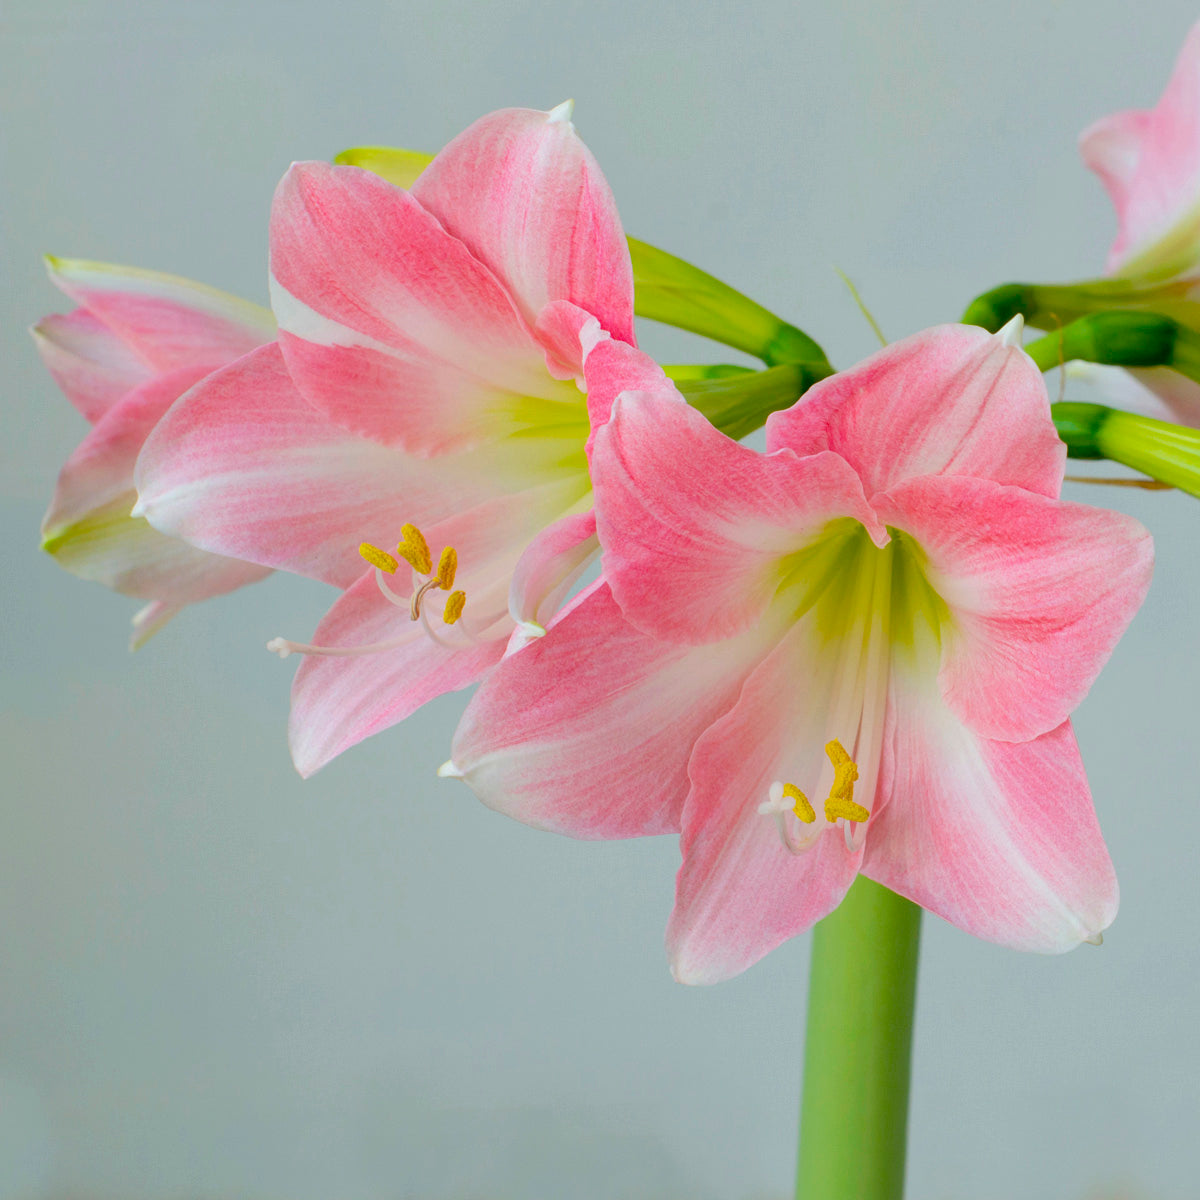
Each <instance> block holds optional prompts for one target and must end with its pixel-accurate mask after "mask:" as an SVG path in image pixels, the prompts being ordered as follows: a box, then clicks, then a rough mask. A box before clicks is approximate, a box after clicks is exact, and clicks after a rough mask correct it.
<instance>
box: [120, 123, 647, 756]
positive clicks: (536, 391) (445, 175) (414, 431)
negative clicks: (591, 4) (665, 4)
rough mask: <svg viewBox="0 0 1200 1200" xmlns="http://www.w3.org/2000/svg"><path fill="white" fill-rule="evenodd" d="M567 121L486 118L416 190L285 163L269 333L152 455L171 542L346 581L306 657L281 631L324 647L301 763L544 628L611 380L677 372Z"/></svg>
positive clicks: (296, 742)
mask: <svg viewBox="0 0 1200 1200" xmlns="http://www.w3.org/2000/svg"><path fill="white" fill-rule="evenodd" d="M570 116H571V109H570V105H569V104H566V105H561V106H560V107H558V108H556V109H554V110H553V111H551V112H549V113H545V112H534V111H531V110H526V109H507V110H504V111H501V112H496V113H492V114H491V115H490V116H487V117H484V118H483V119H481V120H480V121H478V122H476V123H475V124H474V125H472V126H471V128H469V129H468V130H467V131H466V132H465V133H463V134H461V135H460V136H459V137H458V138H456V139H455V140H454V141H453V142H451V143H450V144H449V145H448V146H447V147H446V148H445V149H444V150H443V151H442V152H441V153H440V154H439V155H437V156H436V158H435V159H434V160H433V162H432V163H431V164H430V165H429V166H428V167H427V168H426V169H425V170H424V171H423V172H422V173H421V175H420V177H419V178H418V179H417V180H416V182H415V183H414V184H413V186H412V188H411V189H410V190H404V189H401V188H399V187H396V186H394V185H393V184H391V183H388V182H387V181H385V180H384V179H382V178H380V177H379V176H378V175H375V174H373V173H371V172H369V171H365V170H362V169H360V168H358V167H353V166H331V165H329V164H327V163H320V162H308V163H299V164H296V165H295V166H293V167H292V168H291V170H290V171H289V172H288V174H287V175H286V176H285V177H284V179H283V181H282V183H281V184H280V185H279V189H278V191H277V193H276V197H275V204H274V209H273V212H272V216H271V294H272V302H273V306H274V310H275V316H276V318H277V319H278V322H279V337H278V341H277V342H276V343H274V344H272V345H271V346H267V347H263V348H262V349H260V350H258V351H256V352H255V353H253V354H251V355H249V356H247V357H246V358H244V359H242V360H241V361H240V362H238V363H236V364H234V365H233V366H231V367H229V368H227V369H226V370H225V371H222V372H219V373H218V374H217V375H215V376H213V377H212V378H210V379H209V380H207V381H206V382H205V383H204V384H203V385H202V386H201V387H198V388H196V389H194V390H193V391H192V392H191V393H190V394H189V395H188V397H187V398H186V399H185V400H184V401H183V402H182V403H181V404H179V405H178V406H176V408H174V409H173V410H172V412H171V414H170V415H169V417H168V418H167V420H166V421H165V422H164V423H163V424H162V426H161V427H160V428H159V430H158V431H157V432H156V434H155V436H154V437H153V438H152V439H151V440H150V442H149V443H148V444H147V446H146V448H145V450H144V451H143V454H142V458H141V463H140V466H139V475H138V479H139V482H138V487H139V492H140V498H141V499H140V508H139V511H140V512H142V513H144V514H145V515H146V516H147V517H148V518H149V519H150V520H151V521H152V522H153V523H154V524H155V525H156V526H157V527H158V528H160V529H163V530H166V531H168V532H171V533H174V534H178V535H181V536H183V537H186V538H187V539H188V540H189V541H191V542H193V543H194V544H196V545H198V546H203V547H205V548H208V549H211V550H215V551H218V552H221V553H225V554H233V555H236V556H238V557H239V558H246V559H250V560H253V561H256V562H259V563H262V564H264V565H267V566H272V567H283V568H286V569H288V570H291V571H296V572H299V573H301V574H305V575H311V576H315V577H316V578H319V579H324V580H327V581H328V582H330V583H333V584H335V585H337V586H338V587H341V588H344V589H346V590H345V593H344V595H343V596H342V597H341V598H340V599H338V600H337V601H336V602H335V603H334V605H333V607H332V608H331V609H330V611H329V614H328V615H327V616H326V618H325V619H324V621H322V623H321V625H320V626H319V628H318V629H317V631H316V634H315V636H314V637H313V639H312V641H311V642H310V643H298V642H291V641H287V640H284V639H282V638H281V639H277V640H276V641H275V642H274V643H273V648H274V649H276V650H278V651H279V652H280V653H282V654H288V653H292V652H298V653H303V654H305V655H307V656H308V657H307V658H306V659H305V661H304V663H303V664H302V665H301V667H300V670H299V671H298V673H297V675H296V681H295V686H294V689H293V693H292V720H291V745H292V752H293V757H294V760H295V762H296V765H297V767H298V768H299V770H300V771H301V772H302V773H303V774H306V775H307V774H309V773H311V772H312V771H315V770H316V769H317V768H318V767H320V766H322V765H323V764H324V763H326V762H327V761H328V760H329V759H331V758H332V757H334V756H335V755H336V754H339V753H340V752H341V751H343V750H345V749H346V748H347V747H349V746H351V745H353V744H354V743H356V742H357V741H359V740H360V739H362V738H364V737H366V736H367V735H369V734H372V733H375V732H377V731H379V730H381V729H384V728H386V727H387V726H390V725H392V724H394V723H395V722H397V721H399V720H401V719H402V718H403V717H405V716H407V715H408V714H409V713H411V712H412V711H413V710H414V709H415V708H417V707H418V706H419V705H421V704H424V703H425V702H426V701H428V700H430V699H431V698H433V697H434V696H437V695H440V694H442V693H444V692H447V691H450V690H452V689H456V688H462V687H466V686H468V685H469V684H471V683H473V682H475V681H476V680H477V679H479V678H480V676H481V675H482V674H483V673H484V672H486V671H487V670H488V669H489V668H490V667H491V666H492V665H493V664H494V663H496V662H497V661H498V660H499V659H500V657H501V656H502V655H503V654H504V651H505V648H506V646H507V645H508V642H509V639H510V637H511V636H512V635H513V633H514V632H515V631H516V632H518V636H519V637H537V636H539V635H541V634H542V633H543V632H544V627H545V624H546V622H547V621H548V620H549V618H550V616H551V615H552V614H553V612H554V611H555V609H556V607H557V605H558V604H559V603H560V602H561V600H562V598H563V596H564V595H565V593H566V592H567V591H568V590H569V588H570V586H571V583H572V580H573V579H574V578H575V576H576V575H577V573H578V572H579V571H580V570H582V569H583V567H584V566H585V565H586V563H587V561H588V559H589V558H590V557H591V556H592V554H593V553H594V551H595V549H596V547H597V542H596V537H595V522H594V519H593V517H592V515H591V482H590V479H589V476H588V468H587V454H586V447H587V444H588V441H589V438H590V436H591V432H592V429H593V427H594V426H596V425H599V424H601V423H603V421H604V420H605V419H606V418H607V415H608V406H609V403H610V402H611V399H612V397H613V396H614V395H615V392H614V391H613V390H612V387H611V386H610V385H609V383H608V377H609V376H611V375H612V374H613V372H614V371H619V373H620V379H621V381H622V386H626V384H627V381H628V380H629V379H630V378H636V379H645V380H646V381H647V383H648V384H656V383H660V382H661V380H662V378H663V376H662V372H661V371H660V370H659V369H658V368H657V367H656V366H655V365H654V364H653V363H650V362H649V361H648V360H645V359H644V357H643V356H640V355H637V352H636V351H635V350H634V349H633V338H634V334H633V280H632V273H631V269H630V260H629V251H628V248H627V246H626V242H625V236H624V234H623V232H622V230H621V224H620V221H619V219H618V217H617V211H616V207H615V204H614V202H613V198H612V194H611V192H610V191H609V188H608V185H607V183H606V182H605V180H604V177H603V175H602V174H601V173H600V169H599V167H598V166H597V164H596V162H595V160H594V159H593V157H592V155H591V154H590V153H589V152H588V150H587V148H586V147H585V146H584V144H583V142H582V141H580V139H579V137H578V135H577V134H576V132H575V129H574V126H573V125H572V124H571V120H570ZM631 356H632V357H633V361H632V362H628V361H626V360H627V358H629V357H631ZM631 372H632V375H631ZM364 559H365V560H366V561H365V562H364ZM447 606H448V607H447Z"/></svg>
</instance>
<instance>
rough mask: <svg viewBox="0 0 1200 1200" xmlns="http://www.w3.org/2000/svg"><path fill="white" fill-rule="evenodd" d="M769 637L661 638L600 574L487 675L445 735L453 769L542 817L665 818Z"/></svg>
mask: <svg viewBox="0 0 1200 1200" xmlns="http://www.w3.org/2000/svg"><path fill="white" fill-rule="evenodd" d="M768 637H769V635H768V634H766V633H765V632H764V631H763V630H761V629H760V630H752V631H750V632H749V633H746V634H743V635H741V637H740V638H737V639H733V640H730V641H727V642H724V643H722V644H721V645H720V646H716V647H712V646H704V647H690V646H683V645H680V644H678V643H669V642H660V641H656V640H654V639H652V638H648V637H647V636H646V635H645V634H643V633H639V632H638V630H637V629H635V628H634V627H633V626H632V625H630V624H629V622H628V621H626V620H625V619H624V617H623V616H622V615H621V611H620V609H619V608H618V607H617V606H616V604H615V603H614V602H613V599H612V595H611V593H610V592H609V590H608V588H607V586H605V584H604V582H603V580H600V581H597V582H596V583H595V584H593V585H592V586H591V587H590V588H589V589H588V590H587V591H585V592H584V593H582V594H581V595H580V596H579V597H577V598H576V599H575V600H574V601H572V602H571V604H570V605H569V606H568V607H567V608H566V609H565V610H564V611H563V612H562V613H561V614H560V616H559V617H558V619H557V620H556V621H555V622H554V623H553V624H552V625H551V627H550V629H549V632H548V633H547V634H546V636H545V637H544V638H539V639H536V640H534V641H531V642H530V643H529V644H528V645H526V646H525V647H524V648H523V649H521V650H519V651H518V652H517V653H515V654H511V655H509V656H508V657H507V658H505V659H504V661H503V662H501V663H500V664H499V665H498V666H497V667H496V668H495V669H494V670H493V672H492V673H491V674H490V675H489V676H488V678H487V680H486V681H485V682H484V684H483V686H482V687H481V688H480V689H479V691H478V692H477V693H476V694H475V696H474V697H473V699H472V700H471V703H470V704H469V705H468V707H467V711H466V714H465V715H464V716H463V719H462V721H461V722H460V724H459V727H458V731H457V732H456V734H455V736H454V744H453V750H452V753H453V760H452V767H453V770H452V773H454V774H461V775H462V776H464V777H465V779H466V781H467V783H469V784H470V786H471V788H472V789H473V790H474V791H475V792H476V794H477V795H478V796H479V797H480V799H482V800H483V802H484V803H485V804H487V805H488V806H489V807H492V808H495V809H497V810H498V811H500V812H503V813H507V814H508V815H509V816H511V817H514V818H516V819H517V820H519V821H524V822H525V823H526V824H529V825H533V826H535V827H537V828H539V829H550V830H554V831H556V832H559V833H565V834H568V835H570V836H572V837H579V838H623V837H640V836H642V835H644V834H655V833H667V832H671V831H674V830H676V829H678V828H679V810H680V807H681V806H682V804H683V799H684V796H685V794H686V792H687V788H688V781H687V760H688V755H689V753H690V752H691V747H692V744H693V743H694V741H695V740H696V738H697V737H699V735H700V734H701V732H702V731H703V730H704V729H705V728H706V726H708V725H709V724H711V723H712V722H713V721H714V720H715V719H716V718H717V717H719V716H720V715H721V713H722V712H723V711H724V710H725V709H727V708H728V707H729V705H731V704H732V703H733V702H734V700H735V699H736V696H737V690H738V688H739V687H740V686H741V683H742V680H743V679H744V678H745V676H746V674H747V673H748V672H749V671H750V670H751V669H752V668H753V665H754V663H755V662H756V661H757V659H758V658H759V657H760V656H761V655H762V653H763V652H764V648H765V646H766V644H767V639H768Z"/></svg>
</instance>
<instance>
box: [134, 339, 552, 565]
mask: <svg viewBox="0 0 1200 1200" xmlns="http://www.w3.org/2000/svg"><path fill="white" fill-rule="evenodd" d="M137 478H138V489H139V493H140V497H141V503H140V507H139V512H142V513H144V514H145V515H146V516H147V517H148V518H149V519H150V520H151V521H152V522H153V523H154V524H155V525H156V526H157V527H158V528H160V529H162V530H164V531H166V532H168V533H172V534H175V535H177V536H180V537H186V538H188V539H189V540H190V541H192V542H194V543H195V544H196V545H199V546H204V547H205V548H207V549H211V550H214V551H217V552H220V553H224V554H232V555H234V556H236V557H239V558H246V559H249V560H250V561H253V562H259V563H263V564H266V565H269V566H275V567H283V568H286V569H287V570H290V571H295V572H297V573H299V574H303V575H311V576H314V577H316V578H318V579H324V580H327V581H328V582H330V583H334V584H337V585H338V586H340V587H348V586H349V585H350V584H351V583H353V582H354V581H355V580H356V579H357V578H358V577H359V575H361V573H362V569H363V564H362V559H361V558H360V557H359V555H358V546H359V543H360V542H363V541H367V542H373V543H375V544H376V545H380V546H385V547H386V546H388V545H390V544H392V543H394V542H395V541H396V540H397V538H398V537H399V536H400V527H401V526H402V525H403V524H404V523H405V522H411V523H413V524H415V525H417V526H420V527H425V526H428V525H433V524H435V523H437V522H439V521H443V520H445V519H446V518H447V517H449V516H451V515H453V514H454V513H456V512H460V511H468V510H472V509H475V508H477V507H478V506H479V505H481V504H486V503H488V502H489V501H492V500H493V499H495V498H496V497H497V496H504V495H508V494H511V489H513V488H514V487H515V486H516V484H517V483H518V482H519V480H520V459H519V458H513V456H512V455H508V456H507V457H506V456H505V454H502V453H501V452H500V451H498V450H495V449H494V448H489V447H483V448H480V449H479V450H477V451H475V452H471V453H467V454H464V455H461V456H456V457H455V458H453V459H449V460H445V459H440V460H430V459H423V458H417V457H414V456H413V455H409V454H405V453H404V452H402V451H399V450H395V449H392V448H390V447H388V446H383V445H380V444H379V443H377V442H374V441H371V440H370V439H368V438H363V437H359V436H357V435H355V434H353V433H350V432H348V431H347V430H346V429H345V428H344V427H343V426H341V425H337V424H335V423H334V422H333V421H331V420H329V418H328V417H326V416H325V415H324V414H323V413H321V412H319V411H318V410H317V409H315V408H313V407H312V406H311V405H309V404H308V403H307V402H306V401H305V400H304V399H303V398H302V397H301V396H300V394H299V393H298V392H297V390H296V388H295V386H294V385H293V383H292V381H291V378H290V376H289V375H288V372H287V368H286V367H285V366H284V363H283V358H282V356H281V354H280V352H279V348H278V347H277V346H275V345H271V346H264V347H263V348H262V349H261V350H258V351H255V353H253V354H251V355H248V356H247V357H246V358H244V359H242V360H240V361H239V362H236V363H234V364H232V365H231V366H229V367H227V368H226V369H225V370H223V371H219V372H217V373H215V374H214V375H212V376H210V377H209V378H207V379H205V380H204V381H203V383H202V384H201V385H200V386H198V387H196V388H194V389H193V390H192V391H191V392H189V393H188V395H187V396H185V397H184V398H183V399H182V400H181V401H180V402H179V403H178V404H177V405H176V406H175V407H174V408H173V409H172V410H171V412H170V413H169V414H168V415H167V416H166V417H165V418H164V420H163V421H162V423H161V424H160V426H159V427H158V428H157V429H156V430H155V431H154V433H153V435H152V436H151V437H150V438H149V439H148V440H147V443H146V446H145V449H144V450H143V451H142V455H141V458H140V459H139V463H138V476H137ZM527 482H528V481H527ZM569 502H570V501H569V500H567V499H566V498H562V499H557V498H554V499H552V500H551V501H550V502H549V503H548V506H549V507H550V508H552V509H553V514H554V516H558V515H559V514H560V513H561V512H562V511H563V509H562V507H556V505H560V504H561V505H564V506H565V505H566V504H567V503H569ZM535 507H537V506H536V505H535ZM538 511H539V512H540V511H542V509H541V508H540V507H539V508H538ZM521 532H522V533H524V527H522V531H521Z"/></svg>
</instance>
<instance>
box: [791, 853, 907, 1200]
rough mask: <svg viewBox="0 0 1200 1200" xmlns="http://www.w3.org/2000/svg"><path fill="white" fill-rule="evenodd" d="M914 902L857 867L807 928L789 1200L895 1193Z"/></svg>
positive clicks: (900, 1173)
mask: <svg viewBox="0 0 1200 1200" xmlns="http://www.w3.org/2000/svg"><path fill="white" fill-rule="evenodd" d="M920 933H921V910H920V908H918V907H917V906H916V905H915V904H913V903H912V902H911V901H908V900H905V899H903V898H902V897H900V896H897V895H896V894H895V893H894V892H890V891H888V889H887V888H885V887H881V886H880V885H879V884H877V883H874V882H872V881H871V880H869V879H867V878H866V877H865V876H861V875H860V876H859V878H858V879H857V880H856V881H855V883H854V886H853V887H851V889H850V891H849V892H848V893H847V895H846V898H845V899H844V900H843V901H842V903H841V904H840V905H839V906H838V907H837V908H836V909H835V910H834V911H833V912H832V913H831V914H830V915H829V916H828V917H826V918H825V919H824V920H823V921H821V922H820V923H819V924H818V925H817V927H816V929H815V930H814V931H813V949H812V974H811V976H810V979H809V984H808V1030H807V1033H806V1035H805V1050H804V1100H803V1104H802V1107H801V1114H800V1165H799V1170H798V1172H797V1177H796V1196H797V1200H900V1197H901V1196H903V1194H904V1152H905V1142H906V1136H907V1129H908V1083H909V1068H910V1063H911V1058H912V1022H913V1005H914V1002H915V999H916V986H917V950H918V947H919V943H920Z"/></svg>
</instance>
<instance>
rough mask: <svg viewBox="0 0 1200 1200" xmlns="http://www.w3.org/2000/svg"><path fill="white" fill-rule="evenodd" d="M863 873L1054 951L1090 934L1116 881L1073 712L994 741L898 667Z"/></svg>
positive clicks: (1108, 915) (990, 930) (997, 932)
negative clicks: (1027, 737) (1032, 734)
mask: <svg viewBox="0 0 1200 1200" xmlns="http://www.w3.org/2000/svg"><path fill="white" fill-rule="evenodd" d="M880 789H881V792H885V793H886V794H887V803H886V806H884V807H883V808H882V811H881V813H880V815H879V816H878V817H877V818H874V819H873V820H872V822H871V826H870V829H869V831H868V835H867V844H866V857H865V859H864V861H863V866H862V870H863V874H864V875H868V876H869V877H870V878H872V879H874V880H875V881H876V882H878V883H882V884H883V885H884V886H885V887H889V888H891V889H892V890H893V891H894V892H898V893H899V894H900V895H902V896H907V897H908V898H909V899H910V900H912V901H914V902H915V903H917V904H920V905H921V906H922V907H923V908H927V909H929V910H930V911H931V912H935V913H937V914H938V915H939V916H941V917H944V918H945V919H946V920H947V921H951V922H952V923H953V924H955V925H957V926H958V927H959V928H960V929H963V930H965V931H966V932H967V933H970V934H972V935H974V936H975V937H980V938H984V939H986V940H987V941H991V942H999V943H1000V944H1002V945H1005V946H1011V947H1012V948H1014V949H1017V950H1032V951H1038V952H1041V953H1048V954H1054V953H1059V952H1062V951H1064V950H1070V949H1072V948H1074V947H1075V946H1077V945H1079V943H1080V942H1083V941H1098V940H1099V935H1100V933H1101V931H1102V930H1104V929H1106V928H1107V927H1108V926H1109V924H1111V922H1112V920H1113V918H1114V917H1115V916H1116V911H1117V881H1116V876H1115V874H1114V872H1113V866H1112V862H1111V860H1110V859H1109V856H1108V851H1107V849H1106V848H1105V845H1104V840H1103V838H1102V837H1101V835H1100V828H1099V826H1098V824H1097V822H1096V813H1095V810H1094V809H1093V807H1092V799H1091V793H1090V792H1089V790H1088V784H1087V778H1086V776H1085V775H1084V770H1083V764H1082V762H1081V761H1080V758H1079V749H1078V746H1077V745H1076V743H1075V735H1074V734H1073V733H1072V731H1071V726H1070V724H1069V723H1064V724H1062V725H1060V726H1058V728H1056V729H1052V730H1051V731H1050V732H1048V733H1044V734H1042V735H1041V736H1040V737H1038V738H1035V739H1033V740H1032V741H1028V742H1001V741H991V740H989V739H987V738H984V737H980V736H979V735H978V734H976V733H975V732H973V731H972V730H970V729H968V728H967V726H966V725H964V724H963V723H962V722H961V721H960V720H959V719H958V718H957V717H956V716H955V715H954V714H953V713H951V712H950V711H949V709H948V708H947V707H946V705H945V704H944V702H943V701H942V700H941V697H940V696H939V695H938V694H937V688H936V686H934V685H933V681H932V680H928V681H924V683H921V682H918V681H915V680H913V679H906V678H903V677H897V678H896V679H895V680H894V684H893V691H892V698H891V701H890V704H889V714H888V732H887V736H886V737H885V740H884V756H883V762H882V765H881V770H880Z"/></svg>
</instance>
